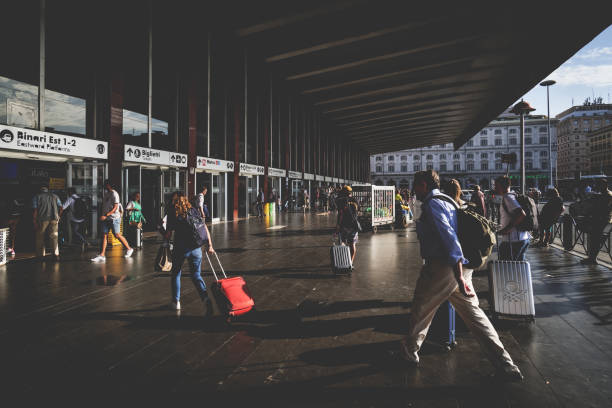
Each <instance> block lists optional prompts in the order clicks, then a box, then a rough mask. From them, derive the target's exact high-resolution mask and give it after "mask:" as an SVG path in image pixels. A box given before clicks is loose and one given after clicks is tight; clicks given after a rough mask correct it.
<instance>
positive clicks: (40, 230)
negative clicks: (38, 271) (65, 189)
mask: <svg viewBox="0 0 612 408" xmlns="http://www.w3.org/2000/svg"><path fill="white" fill-rule="evenodd" d="M61 206H62V202H61V201H60V199H59V197H58V196H56V195H55V194H53V193H51V192H50V191H49V186H46V185H44V186H41V188H40V193H38V194H37V195H36V196H34V198H33V199H32V208H33V209H34V212H33V213H32V222H33V224H34V230H35V245H36V256H38V257H39V258H42V257H44V256H45V236H47V237H48V238H49V240H50V241H51V250H52V251H53V258H54V259H55V260H56V261H57V260H59V245H58V242H57V238H58V231H57V224H58V221H59V217H60V208H61Z"/></svg>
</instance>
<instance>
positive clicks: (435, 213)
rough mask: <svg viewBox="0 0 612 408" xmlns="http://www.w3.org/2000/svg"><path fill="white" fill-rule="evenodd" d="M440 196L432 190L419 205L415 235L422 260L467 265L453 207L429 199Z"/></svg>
mask: <svg viewBox="0 0 612 408" xmlns="http://www.w3.org/2000/svg"><path fill="white" fill-rule="evenodd" d="M440 194H442V193H441V192H440V190H438V189H433V190H431V191H430V192H429V194H427V196H426V197H425V199H424V200H423V203H422V204H421V211H422V213H421V217H420V218H419V220H418V221H417V235H418V237H419V242H420V243H421V256H422V257H423V259H428V260H433V259H438V260H442V261H444V262H446V263H447V264H448V265H456V264H457V262H458V261H461V262H462V263H464V264H467V263H468V261H467V259H465V258H464V257H463V251H462V250H461V245H460V244H459V238H458V237H457V232H456V231H457V211H456V209H455V206H454V205H453V204H451V203H449V202H447V201H443V200H440V199H435V198H431V197H432V196H433V195H440Z"/></svg>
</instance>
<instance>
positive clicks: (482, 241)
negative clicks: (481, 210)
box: [432, 195, 497, 269]
mask: <svg viewBox="0 0 612 408" xmlns="http://www.w3.org/2000/svg"><path fill="white" fill-rule="evenodd" d="M432 198H437V199H439V200H444V201H447V202H449V203H451V204H453V206H454V207H455V209H456V211H457V224H458V225H457V229H458V231H457V237H458V238H459V244H460V245H461V251H462V252H463V256H464V257H465V258H467V260H468V264H467V265H465V266H464V267H465V268H469V269H476V268H479V267H481V266H482V265H483V264H484V263H485V261H486V260H487V258H488V257H489V255H491V251H492V250H493V246H494V245H495V243H496V242H497V241H496V239H495V232H494V229H493V225H492V223H491V221H489V220H488V219H487V218H486V217H483V216H482V215H480V214H478V213H477V210H476V206H475V205H473V204H468V205H466V206H463V207H460V206H459V204H457V202H455V200H453V199H452V198H451V197H449V196H447V195H435V196H433V197H432Z"/></svg>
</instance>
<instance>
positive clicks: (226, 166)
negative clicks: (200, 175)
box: [196, 156, 234, 172]
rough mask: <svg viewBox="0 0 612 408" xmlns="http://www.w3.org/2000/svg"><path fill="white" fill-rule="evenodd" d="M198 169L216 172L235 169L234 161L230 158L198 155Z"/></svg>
mask: <svg viewBox="0 0 612 408" xmlns="http://www.w3.org/2000/svg"><path fill="white" fill-rule="evenodd" d="M196 168H197V169H198V170H207V171H216V172H232V171H234V162H233V161H228V160H219V159H211V158H210V157H202V156H198V158H197V162H196Z"/></svg>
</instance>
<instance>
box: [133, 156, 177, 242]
mask: <svg viewBox="0 0 612 408" xmlns="http://www.w3.org/2000/svg"><path fill="white" fill-rule="evenodd" d="M185 186H186V174H185V171H184V170H179V169H174V168H168V167H160V166H149V165H138V164H134V165H132V164H128V165H125V166H124V168H123V191H122V199H121V201H122V203H124V206H125V205H127V203H128V202H129V201H131V200H133V199H134V195H135V193H137V192H139V193H140V204H141V206H142V214H143V216H144V218H145V221H146V222H145V223H143V226H142V228H143V230H144V231H147V232H148V231H155V230H156V229H157V226H158V224H159V221H160V220H161V219H162V218H163V217H164V214H165V213H166V211H167V209H168V208H169V207H170V205H171V203H170V199H171V197H172V193H174V192H175V191H180V192H182V193H183V194H185V192H186V191H185Z"/></svg>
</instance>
